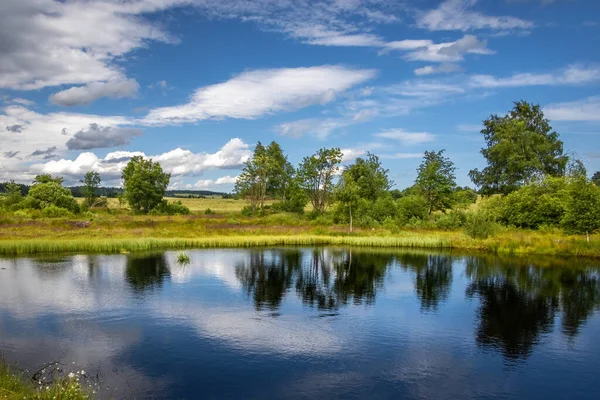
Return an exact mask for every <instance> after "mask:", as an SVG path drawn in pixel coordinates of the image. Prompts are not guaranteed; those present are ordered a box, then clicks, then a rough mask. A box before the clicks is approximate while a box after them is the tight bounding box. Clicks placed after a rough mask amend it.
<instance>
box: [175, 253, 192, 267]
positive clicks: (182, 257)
mask: <svg viewBox="0 0 600 400" xmlns="http://www.w3.org/2000/svg"><path fill="white" fill-rule="evenodd" d="M176 260H177V263H179V264H182V265H185V264H189V263H190V256H188V255H187V254H186V253H183V252H180V253H178V254H177V258H176Z"/></svg>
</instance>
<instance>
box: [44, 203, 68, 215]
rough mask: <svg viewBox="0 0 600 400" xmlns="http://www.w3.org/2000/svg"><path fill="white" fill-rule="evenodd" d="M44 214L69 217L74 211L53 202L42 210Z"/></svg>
mask: <svg viewBox="0 0 600 400" xmlns="http://www.w3.org/2000/svg"><path fill="white" fill-rule="evenodd" d="M42 216H43V217H45V218H68V217H72V216H73V213H72V212H71V211H69V210H67V209H66V208H62V207H57V206H55V205H54V204H52V205H49V206H48V207H46V208H44V209H43V210H42Z"/></svg>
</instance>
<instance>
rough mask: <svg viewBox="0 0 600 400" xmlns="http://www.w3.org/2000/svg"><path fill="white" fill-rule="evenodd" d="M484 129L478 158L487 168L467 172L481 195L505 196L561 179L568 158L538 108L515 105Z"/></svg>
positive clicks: (495, 116) (487, 124)
mask: <svg viewBox="0 0 600 400" xmlns="http://www.w3.org/2000/svg"><path fill="white" fill-rule="evenodd" d="M483 125H484V127H483V129H482V130H481V133H482V134H483V136H484V138H485V141H486V147H485V148H483V149H481V154H482V155H483V156H484V157H485V159H486V161H487V164H488V166H487V167H485V168H484V169H483V170H482V171H479V170H478V169H474V170H471V171H470V172H469V176H470V177H471V180H472V181H473V183H475V185H477V186H478V187H479V188H480V190H481V193H482V194H494V193H502V194H508V193H510V192H512V191H514V190H516V189H518V188H519V187H521V186H522V185H524V184H526V183H529V182H531V181H533V180H535V179H536V178H540V177H542V176H544V175H550V176H563V175H564V173H565V168H566V165H567V161H568V157H567V156H566V155H564V154H563V143H562V141H560V140H559V135H558V133H556V132H555V131H553V130H552V127H551V126H550V124H549V121H548V120H547V119H546V118H544V114H543V112H542V110H541V108H540V106H539V105H532V104H529V103H527V102H526V101H518V102H516V103H514V107H513V109H512V110H511V111H509V113H508V114H507V115H505V116H503V117H499V116H498V115H491V116H490V117H489V118H488V119H487V120H485V121H483Z"/></svg>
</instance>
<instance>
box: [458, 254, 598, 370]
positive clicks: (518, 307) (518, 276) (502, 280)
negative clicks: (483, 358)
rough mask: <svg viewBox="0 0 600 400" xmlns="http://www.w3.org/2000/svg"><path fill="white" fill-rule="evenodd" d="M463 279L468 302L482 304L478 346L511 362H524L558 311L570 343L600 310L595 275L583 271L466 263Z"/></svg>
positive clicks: (491, 262) (482, 260)
mask: <svg viewBox="0 0 600 400" xmlns="http://www.w3.org/2000/svg"><path fill="white" fill-rule="evenodd" d="M466 273H467V276H468V277H469V278H471V283H470V285H469V286H468V287H467V291H466V293H467V296H469V297H473V296H477V297H479V299H480V301H481V307H480V309H479V326H478V328H477V331H476V340H477V342H478V344H479V345H481V346H484V347H490V346H491V347H497V348H499V349H501V351H502V353H503V354H504V355H505V356H506V357H507V358H510V359H524V358H526V357H527V356H529V354H530V353H531V351H532V349H533V348H534V346H535V344H536V343H537V342H538V341H539V337H540V335H541V334H543V333H546V332H549V331H550V330H551V329H552V328H553V325H554V318H555V315H556V313H557V312H558V311H559V310H560V311H562V318H561V321H562V330H563V332H564V333H565V334H567V335H568V336H570V337H575V336H576V335H577V333H578V331H579V328H580V327H581V325H582V324H583V323H584V322H585V321H586V320H587V319H588V318H589V317H590V316H591V314H592V313H593V310H594V308H597V307H598V306H599V305H600V281H599V279H598V274H597V272H593V271H588V270H586V269H576V268H572V269H567V268H564V267H561V266H557V265H553V264H552V263H551V264H549V265H546V266H544V267H543V268H539V267H534V266H533V265H532V264H528V263H527V262H526V261H524V260H510V261H507V260H500V259H493V258H484V257H471V258H468V259H467V269H466Z"/></svg>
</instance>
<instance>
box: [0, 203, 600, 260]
mask: <svg viewBox="0 0 600 400" xmlns="http://www.w3.org/2000/svg"><path fill="white" fill-rule="evenodd" d="M0 227H1V228H2V229H1V230H0V255H4V256H14V255H26V254H40V253H59V252H89V253H118V252H135V251H148V250H161V249H186V248H209V247H258V246H312V245H340V246H366V247H378V248H384V247H388V248H402V247H405V248H426V249H427V248H429V249H434V248H435V249H463V250H477V251H484V252H487V253H492V254H516V255H528V254H534V255H536V254H537V255H550V256H579V257H591V258H600V237H598V235H596V236H592V237H591V240H590V242H589V243H588V242H587V241H586V239H585V238H584V237H580V236H565V235H563V234H562V233H560V232H559V231H552V232H540V231H524V230H514V229H513V230H511V229H502V230H501V231H500V232H498V233H497V234H496V235H494V236H493V237H491V238H488V239H483V240H480V239H473V238H471V237H469V236H467V235H466V234H464V233H463V232H462V231H458V230H454V231H442V230H427V229H414V228H413V229H409V228H405V229H403V230H401V231H398V230H387V229H384V228H377V229H358V230H356V231H355V232H353V233H352V234H349V233H348V232H347V228H346V227H345V226H336V225H327V226H326V225H323V224H319V223H316V222H315V221H308V220H305V219H301V218H297V217H292V216H289V215H273V216H269V217H264V218H255V217H241V216H235V217H234V216H231V215H226V214H225V215H209V216H206V215H191V216H178V217H150V216H136V217H133V216H125V215H98V216H95V218H94V220H92V221H73V220H65V219H37V220H31V219H22V220H19V219H6V220H4V221H1V223H0Z"/></svg>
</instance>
